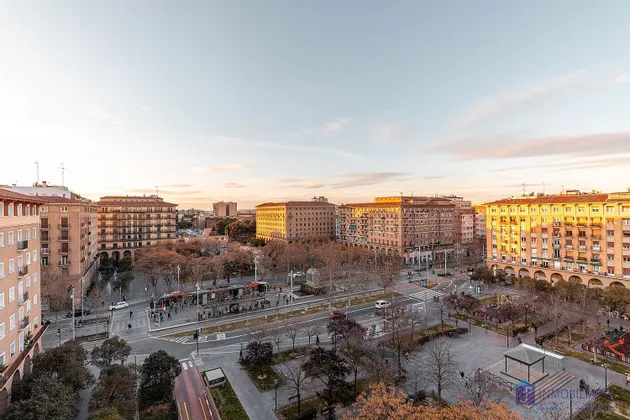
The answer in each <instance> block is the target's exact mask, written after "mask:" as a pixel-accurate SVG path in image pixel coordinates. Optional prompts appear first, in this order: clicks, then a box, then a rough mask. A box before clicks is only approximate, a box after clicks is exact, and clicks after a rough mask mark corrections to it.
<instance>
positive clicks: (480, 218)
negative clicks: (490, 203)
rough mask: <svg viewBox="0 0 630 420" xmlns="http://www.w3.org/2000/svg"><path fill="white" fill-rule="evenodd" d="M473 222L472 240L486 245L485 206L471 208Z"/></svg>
mask: <svg viewBox="0 0 630 420" xmlns="http://www.w3.org/2000/svg"><path fill="white" fill-rule="evenodd" d="M473 211H474V212H475V214H474V220H475V226H474V239H475V242H482V243H483V245H484V246H485V245H486V206H475V207H473Z"/></svg>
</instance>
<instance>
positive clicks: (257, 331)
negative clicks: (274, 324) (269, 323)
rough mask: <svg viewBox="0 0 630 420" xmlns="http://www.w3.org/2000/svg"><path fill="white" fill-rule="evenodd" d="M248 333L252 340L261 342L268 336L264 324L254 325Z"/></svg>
mask: <svg viewBox="0 0 630 420" xmlns="http://www.w3.org/2000/svg"><path fill="white" fill-rule="evenodd" d="M248 335H249V336H250V337H251V338H252V340H253V341H256V342H258V343H262V342H263V341H265V339H266V338H268V337H269V331H268V330H267V329H266V328H265V325H264V324H263V325H255V326H253V327H251V328H250V329H249V332H248Z"/></svg>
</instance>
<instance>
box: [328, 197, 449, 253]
mask: <svg viewBox="0 0 630 420" xmlns="http://www.w3.org/2000/svg"><path fill="white" fill-rule="evenodd" d="M454 215H455V205H454V204H453V202H452V200H450V199H448V198H443V197H408V196H407V197H404V196H394V197H377V198H376V199H375V201H374V202H373V203H358V204H344V205H340V206H339V207H338V209H337V239H338V240H339V241H340V242H343V243H346V244H348V245H354V246H363V247H366V248H368V249H370V250H372V249H373V250H378V251H380V252H385V253H388V254H392V255H396V254H397V255H399V256H401V257H404V258H405V259H406V260H407V261H408V262H412V261H415V262H418V261H419V260H422V261H426V260H427V259H428V260H429V261H432V260H434V259H441V258H443V256H442V257H440V255H443V254H444V253H445V252H446V253H449V254H450V253H451V252H452V251H453V250H454V248H453V246H452V245H453V241H454V231H455V221H454Z"/></svg>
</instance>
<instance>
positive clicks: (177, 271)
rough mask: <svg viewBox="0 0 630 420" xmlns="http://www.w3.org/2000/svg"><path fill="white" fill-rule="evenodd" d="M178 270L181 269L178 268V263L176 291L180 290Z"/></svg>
mask: <svg viewBox="0 0 630 420" xmlns="http://www.w3.org/2000/svg"><path fill="white" fill-rule="evenodd" d="M180 271H181V268H180V266H179V265H178V266H177V291H178V292H179V291H180V289H179V273H180Z"/></svg>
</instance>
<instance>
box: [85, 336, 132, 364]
mask: <svg viewBox="0 0 630 420" xmlns="http://www.w3.org/2000/svg"><path fill="white" fill-rule="evenodd" d="M130 353H131V346H129V344H127V342H126V341H125V340H121V339H120V338H119V337H112V338H108V339H106V340H105V341H103V344H101V345H100V346H97V347H94V348H93V349H92V352H91V353H90V357H91V359H92V361H91V363H92V364H93V365H94V366H97V367H99V368H101V369H103V368H105V367H107V366H109V365H111V364H112V363H113V362H114V361H116V360H118V361H120V363H121V364H123V363H124V362H125V360H126V359H127V357H129V354H130Z"/></svg>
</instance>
